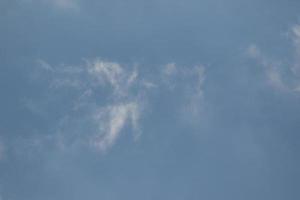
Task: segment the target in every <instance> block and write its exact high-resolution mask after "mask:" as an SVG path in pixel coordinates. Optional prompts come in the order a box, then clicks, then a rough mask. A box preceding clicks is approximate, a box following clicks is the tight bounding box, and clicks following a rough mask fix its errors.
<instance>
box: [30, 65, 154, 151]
mask: <svg viewBox="0 0 300 200" xmlns="http://www.w3.org/2000/svg"><path fill="white" fill-rule="evenodd" d="M37 63H38V66H39V67H40V68H39V69H40V70H42V71H39V72H40V73H43V72H46V73H47V74H48V76H49V77H50V78H49V82H48V87H49V88H48V89H49V90H50V91H51V90H54V91H74V92H75V94H76V95H75V98H73V99H72V100H71V101H70V104H72V106H71V107H72V108H73V109H72V110H69V112H68V113H66V114H65V117H64V118H62V119H61V123H60V124H59V126H58V128H57V134H56V135H55V134H54V135H53V139H55V140H58V141H57V142H59V143H60V146H61V147H63V148H65V147H64V146H65V145H64V142H63V141H64V139H63V138H65V137H66V135H64V130H66V129H69V127H70V124H76V123H81V126H82V127H84V126H94V128H91V127H89V128H87V129H89V130H90V132H89V133H85V134H83V133H78V136H76V137H77V138H75V141H74V142H75V143H78V140H82V141H85V143H86V144H88V145H91V146H92V147H93V148H97V149H98V150H99V151H101V152H106V151H107V150H108V149H109V148H111V147H112V146H113V145H114V144H115V142H116V140H117V139H118V138H119V136H120V134H121V133H122V131H123V128H124V127H125V126H129V127H131V131H132V133H134V136H135V137H136V136H137V135H139V133H140V131H139V128H138V127H139V120H140V117H141V110H142V109H143V106H144V99H143V97H144V94H145V92H146V91H147V89H149V88H150V87H148V86H147V85H145V84H144V83H145V80H144V79H140V78H139V73H138V69H137V67H136V66H133V67H130V66H127V67H124V66H122V65H121V64H119V63H117V62H109V61H104V60H101V59H94V60H86V62H85V64H84V65H80V66H67V65H59V66H52V65H50V64H48V63H47V62H46V61H43V60H38V62H37ZM101 90H102V91H106V94H105V96H106V98H107V99H108V101H105V102H104V101H102V99H101V97H100V96H97V92H96V91H101ZM50 98H51V97H50ZM27 102H28V103H27V104H26V105H34V104H35V103H32V101H27ZM29 109H30V110H33V111H36V110H37V109H35V107H34V108H32V106H30V107H29ZM78 113H84V114H81V118H80V120H79V119H78ZM70 132H71V131H70ZM79 143H80V142H79Z"/></svg>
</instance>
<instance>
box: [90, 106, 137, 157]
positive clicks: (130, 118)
mask: <svg viewBox="0 0 300 200" xmlns="http://www.w3.org/2000/svg"><path fill="white" fill-rule="evenodd" d="M139 116H140V112H139V105H138V103H136V102H130V103H123V104H120V105H112V106H108V107H106V108H105V109H104V110H103V109H102V110H101V111H100V112H99V114H98V116H97V118H96V119H97V120H98V121H99V128H100V134H99V135H97V137H96V138H94V139H93V140H92V145H94V146H95V147H96V148H97V149H99V150H101V151H102V152H105V151H106V150H107V149H109V148H110V147H111V146H112V145H113V144H114V143H115V141H116V140H117V139H118V138H119V136H120V133H121V131H122V129H123V128H124V126H125V125H126V123H128V124H129V125H130V126H131V127H132V129H133V130H135V131H137V129H138V121H139ZM101 133H103V134H101Z"/></svg>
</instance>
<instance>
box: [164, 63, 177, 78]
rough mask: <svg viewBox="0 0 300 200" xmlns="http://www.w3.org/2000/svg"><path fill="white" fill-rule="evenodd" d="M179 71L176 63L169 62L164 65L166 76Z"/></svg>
mask: <svg viewBox="0 0 300 200" xmlns="http://www.w3.org/2000/svg"><path fill="white" fill-rule="evenodd" d="M176 72H177V67H176V64H175V63H168V64H166V65H165V66H164V67H163V73H164V75H166V76H171V75H174V74H176Z"/></svg>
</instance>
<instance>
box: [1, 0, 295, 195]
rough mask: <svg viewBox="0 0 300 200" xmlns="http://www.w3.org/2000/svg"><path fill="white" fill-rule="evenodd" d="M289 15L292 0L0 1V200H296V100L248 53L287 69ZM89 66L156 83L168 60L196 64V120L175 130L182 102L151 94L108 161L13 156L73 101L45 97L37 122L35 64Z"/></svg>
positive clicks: (89, 156)
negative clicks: (136, 125) (105, 63)
mask: <svg viewBox="0 0 300 200" xmlns="http://www.w3.org/2000/svg"><path fill="white" fill-rule="evenodd" d="M299 17H300V2H299V1H297V0H272V1H271V0H252V1H243V0H201V1H200V0H186V1H179V0H150V1H145V0H139V1H138V0H128V1H124V0H122V1H121V0H98V1H97V0H86V1H78V3H77V6H76V7H75V8H73V7H71V8H68V7H59V6H57V5H55V3H51V2H47V1H35V0H32V1H29V0H28V1H26V0H23V1H22V0H0V92H1V93H0V95H1V96H0V140H1V143H2V145H3V146H4V149H5V150H4V151H3V156H2V159H1V161H0V196H1V197H0V199H1V200H96V199H97V200H99V199H101V200H121V199H122V200H127V199H128V200H135V199H139V200H140V199H143V200H148V199H149V200H150V199H151V200H154V199H155V200H166V199H172V200H176V199H178V200H183V199H185V200H199V199H205V200H220V199H224V200H254V199H255V200H283V199H284V200H298V199H300V190H299V188H300V159H299V153H300V142H299V139H300V136H299V133H300V104H299V100H300V98H299V97H300V94H290V93H285V92H280V91H276V90H274V89H272V88H271V87H269V86H268V85H267V84H266V83H265V82H266V81H265V80H264V79H265V76H264V70H263V67H261V66H259V64H257V62H255V61H253V60H252V59H251V58H249V57H248V56H247V55H245V54H246V53H245V52H246V49H247V48H248V47H249V46H250V45H252V44H257V45H258V46H259V47H260V48H261V49H262V51H264V52H265V53H266V55H267V56H269V57H271V58H273V59H275V60H279V61H283V62H284V63H286V64H287V65H288V64H291V63H292V59H294V53H295V52H294V49H293V45H292V41H291V39H290V38H289V37H287V36H286V35H287V32H288V31H289V30H290V28H291V27H292V26H293V25H295V24H297V23H299ZM95 57H100V58H104V59H107V60H111V61H114V62H118V63H138V64H139V69H140V71H142V72H143V73H144V74H146V76H147V77H152V79H154V80H155V79H156V78H157V76H158V74H159V71H160V68H161V67H162V66H163V65H165V64H166V63H170V62H174V63H176V65H177V66H178V67H179V68H180V66H182V68H189V67H190V66H194V65H198V64H202V65H204V66H205V68H206V70H205V83H204V86H203V90H204V96H205V102H204V103H203V102H202V104H203V105H202V106H203V107H204V108H205V109H204V111H203V112H204V113H203V114H202V115H201V116H200V117H199V118H196V119H190V120H191V123H189V122H187V121H188V120H187V119H185V120H186V121H185V120H181V118H180V117H179V116H178V115H179V114H178V112H176V111H175V110H176V107H177V105H178V104H180V103H182V102H181V101H183V99H181V98H180V95H178V93H177V92H176V91H168V90H167V89H161V90H154V92H153V94H151V95H149V96H150V97H149V99H148V101H149V102H148V104H149V106H148V108H147V109H148V111H147V114H145V115H144V116H143V118H142V120H141V130H142V131H141V132H142V133H141V136H140V138H139V139H138V140H137V141H134V140H133V139H132V137H131V136H130V134H124V135H123V136H122V137H121V138H120V139H119V140H118V141H117V143H116V144H115V145H114V146H113V147H112V148H111V149H110V150H109V152H108V153H107V154H105V155H102V154H99V153H97V152H94V151H91V150H89V149H84V148H83V149H77V150H74V151H72V153H64V152H61V151H58V150H56V149H55V148H51V147H46V148H47V149H46V151H43V152H40V151H38V150H36V149H24V147H22V146H23V145H22V144H23V143H24V141H23V140H22V139H24V138H25V139H26V138H30V137H31V135H33V134H35V135H36V134H51V130H52V128H53V127H54V126H55V125H56V124H57V123H58V122H57V121H58V119H59V118H60V117H62V116H63V115H64V112H65V111H66V110H68V107H67V105H68V104H67V103H66V102H69V101H71V100H72V94H70V93H67V92H66V94H64V95H61V94H56V93H53V94H52V93H51V95H59V96H58V97H57V98H56V100H55V101H54V102H52V103H49V104H47V103H45V104H44V108H43V109H45V110H46V111H47V114H46V115H42V116H41V115H38V114H36V113H34V112H31V111H30V110H29V109H27V108H26V106H25V105H24V101H25V100H26V99H39V98H41V96H43V94H45V93H47V91H45V88H46V86H45V85H43V84H42V82H43V81H39V82H35V81H32V78H31V77H32V75H33V73H34V70H35V68H36V65H37V64H36V60H38V59H43V60H45V61H47V62H48V63H50V64H51V65H56V66H58V65H60V64H62V63H66V64H68V65H78V63H82V60H83V59H89V58H95ZM157 79H158V78H157ZM185 81H189V80H188V79H186V80H185ZM68 95H69V96H68ZM199 103H201V102H199ZM85 128H86V129H87V130H88V127H84V128H83V129H85ZM124 132H130V130H129V129H128V130H127V129H125V130H124ZM66 134H68V133H66ZM22 141H23V142H22ZM18 152H19V153H18ZM20 152H21V153H20Z"/></svg>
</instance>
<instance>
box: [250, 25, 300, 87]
mask: <svg viewBox="0 0 300 200" xmlns="http://www.w3.org/2000/svg"><path fill="white" fill-rule="evenodd" d="M289 33H290V34H289V35H290V36H291V40H292V43H293V47H294V52H295V53H294V55H295V59H294V62H292V64H283V63H282V62H281V61H280V59H279V61H278V60H274V59H270V58H269V57H267V56H266V55H265V54H264V53H262V51H261V50H260V49H259V47H258V46H257V45H254V44H253V45H250V46H249V47H248V49H247V54H248V56H249V57H251V58H253V59H255V60H256V61H257V62H258V63H259V64H260V65H261V66H263V68H264V71H265V74H266V78H267V83H268V84H269V85H270V86H272V87H273V88H275V89H277V90H280V91H285V92H299V88H300V26H299V25H295V26H293V27H292V28H291V30H290V32H289Z"/></svg>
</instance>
